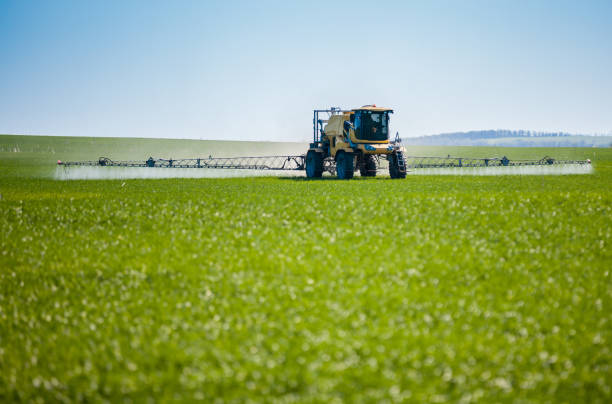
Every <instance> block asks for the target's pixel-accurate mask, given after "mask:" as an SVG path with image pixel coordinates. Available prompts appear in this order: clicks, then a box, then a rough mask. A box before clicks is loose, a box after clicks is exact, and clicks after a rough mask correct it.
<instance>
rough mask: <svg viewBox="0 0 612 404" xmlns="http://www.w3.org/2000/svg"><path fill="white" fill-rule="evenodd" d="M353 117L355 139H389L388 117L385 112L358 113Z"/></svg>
mask: <svg viewBox="0 0 612 404" xmlns="http://www.w3.org/2000/svg"><path fill="white" fill-rule="evenodd" d="M355 115H356V116H355V137H357V139H360V140H387V139H389V115H388V113H387V112H372V111H359V112H358V113H357V114H355Z"/></svg>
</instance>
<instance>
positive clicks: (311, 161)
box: [306, 150, 323, 178]
mask: <svg viewBox="0 0 612 404" xmlns="http://www.w3.org/2000/svg"><path fill="white" fill-rule="evenodd" d="M322 175H323V155H322V153H319V152H317V151H314V150H308V153H306V176H307V177H308V178H321V176H322Z"/></svg>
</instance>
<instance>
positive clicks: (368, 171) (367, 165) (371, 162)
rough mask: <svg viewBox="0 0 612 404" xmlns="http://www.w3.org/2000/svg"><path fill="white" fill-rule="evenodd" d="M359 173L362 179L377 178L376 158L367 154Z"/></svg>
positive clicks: (363, 158)
mask: <svg viewBox="0 0 612 404" xmlns="http://www.w3.org/2000/svg"><path fill="white" fill-rule="evenodd" d="M359 172H360V173H361V176H362V177H376V160H375V159H374V156H372V155H371V154H366V155H364V156H363V157H362V161H361V164H360V165H359Z"/></svg>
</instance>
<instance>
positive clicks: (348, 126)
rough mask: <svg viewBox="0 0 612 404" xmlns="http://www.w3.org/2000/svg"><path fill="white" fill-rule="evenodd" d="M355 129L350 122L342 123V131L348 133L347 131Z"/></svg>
mask: <svg viewBox="0 0 612 404" xmlns="http://www.w3.org/2000/svg"><path fill="white" fill-rule="evenodd" d="M351 128H352V129H355V127H354V126H353V124H352V123H351V121H344V130H346V131H348V130H349V129H351Z"/></svg>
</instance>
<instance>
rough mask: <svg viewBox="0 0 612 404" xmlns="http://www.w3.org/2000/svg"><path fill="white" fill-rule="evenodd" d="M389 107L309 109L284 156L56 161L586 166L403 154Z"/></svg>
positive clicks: (402, 168) (345, 173) (315, 172)
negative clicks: (298, 142) (301, 147)
mask: <svg viewBox="0 0 612 404" xmlns="http://www.w3.org/2000/svg"><path fill="white" fill-rule="evenodd" d="M392 113H393V110H392V109H390V108H381V107H377V106H376V105H365V106H363V107H361V108H356V109H351V110H343V109H341V108H335V107H332V108H330V109H316V110H314V111H313V120H312V122H313V141H312V143H310V146H309V148H308V150H307V152H306V154H302V155H286V156H251V157H212V156H209V157H208V158H183V159H163V158H158V159H154V158H153V157H150V158H149V159H147V160H128V161H125V160H124V161H118V160H111V159H110V158H108V157H100V158H99V159H98V160H90V161H66V162H62V161H58V164H59V165H62V166H64V167H66V168H69V167H78V166H96V167H151V168H154V167H161V168H194V169H196V168H207V169H244V170H278V171H288V170H292V171H293V170H302V171H304V170H305V171H306V176H307V177H308V178H318V177H321V176H322V175H323V173H324V172H328V173H330V174H331V175H337V176H338V178H339V179H350V178H353V175H354V173H355V171H359V173H360V175H361V176H362V177H374V176H376V174H377V172H379V171H381V170H382V169H383V168H384V167H385V166H386V167H387V169H388V171H389V175H390V177H391V178H405V177H406V173H407V172H408V171H409V170H419V169H423V168H468V167H524V166H555V165H557V166H559V165H587V164H590V161H589V160H556V159H553V158H551V157H544V158H542V159H539V160H510V159H508V158H507V157H501V158H498V157H494V158H466V157H451V156H447V157H416V156H409V155H407V154H406V149H405V147H404V146H402V143H401V140H400V138H399V135H397V134H396V136H395V137H394V138H393V139H391V137H390V134H389V118H390V117H389V115H390V114H392Z"/></svg>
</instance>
